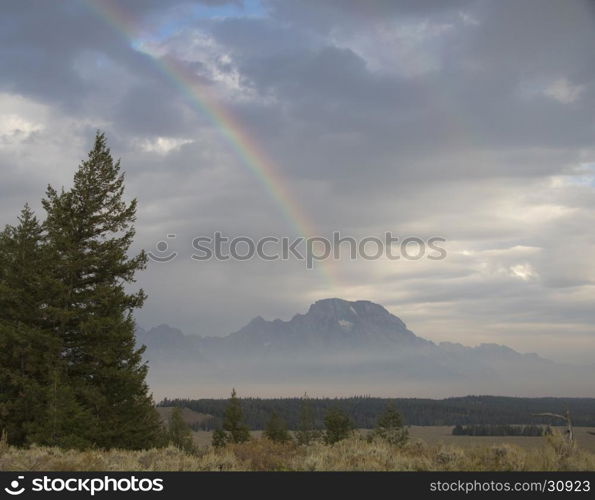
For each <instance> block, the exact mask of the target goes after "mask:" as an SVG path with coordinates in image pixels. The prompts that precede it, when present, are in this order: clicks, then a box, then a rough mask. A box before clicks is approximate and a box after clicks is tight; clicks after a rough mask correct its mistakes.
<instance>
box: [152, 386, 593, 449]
mask: <svg viewBox="0 0 595 500" xmlns="http://www.w3.org/2000/svg"><path fill="white" fill-rule="evenodd" d="M308 402H309V404H310V405H311V407H312V410H313V414H314V415H315V418H316V421H317V424H318V426H319V427H321V428H322V426H323V418H324V414H325V412H326V410H327V409H328V408H330V407H333V406H337V407H340V408H342V409H343V410H345V411H346V412H347V413H348V414H349V415H350V417H351V418H352V420H353V421H354V423H355V425H356V427H358V428H372V427H374V425H375V423H376V420H377V418H378V416H379V415H380V414H381V413H382V412H383V410H384V409H385V407H386V405H387V404H388V403H389V402H392V403H394V404H395V406H396V407H397V409H398V410H399V411H400V412H401V413H402V414H403V416H404V419H405V423H406V424H407V425H453V426H454V425H472V424H506V425H531V424H553V425H558V424H560V422H559V421H557V420H556V419H552V418H550V417H535V416H534V414H535V413H544V412H554V413H564V412H566V410H569V411H570V413H571V416H572V420H573V422H574V425H576V426H589V427H592V426H595V398H509V397H497V396H466V397H460V398H447V399H417V398H399V399H387V398H371V397H353V398H341V399H310V400H308ZM160 405H164V406H168V407H171V406H181V407H184V408H191V409H193V410H194V411H196V412H200V413H208V414H209V415H212V416H213V419H212V420H211V421H210V422H209V424H208V425H207V426H206V428H216V427H217V426H218V425H220V424H221V419H222V417H223V412H224V411H225V407H226V405H227V400H226V399H195V400H190V399H173V400H171V399H166V400H164V401H162V402H161V403H160ZM241 405H242V410H243V412H244V416H245V419H246V423H247V424H248V425H249V426H250V428H251V429H262V428H264V426H265V424H266V422H267V420H268V419H269V418H270V415H271V412H272V411H273V410H274V411H275V412H277V414H279V415H280V416H281V417H283V419H285V421H286V422H288V424H289V427H290V428H293V429H295V428H296V427H297V423H298V418H299V412H300V407H301V405H302V399H300V398H286V399H258V398H246V399H241ZM593 439H595V437H594V438H593Z"/></svg>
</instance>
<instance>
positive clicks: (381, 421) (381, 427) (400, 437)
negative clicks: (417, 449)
mask: <svg viewBox="0 0 595 500" xmlns="http://www.w3.org/2000/svg"><path fill="white" fill-rule="evenodd" d="M370 438H371V439H374V438H378V439H381V440H383V441H386V442H387V443H389V444H392V445H395V446H402V445H404V444H405V443H406V442H407V440H408V439H409V433H408V431H407V429H406V428H405V427H404V425H403V418H402V417H401V414H400V413H399V412H398V411H397V409H396V408H395V406H394V404H393V403H389V404H388V405H387V406H386V409H385V410H384V413H382V415H380V417H378V422H377V423H376V427H375V428H374V430H373V431H372V433H371V435H370Z"/></svg>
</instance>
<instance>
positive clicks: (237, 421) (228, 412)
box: [223, 389, 250, 443]
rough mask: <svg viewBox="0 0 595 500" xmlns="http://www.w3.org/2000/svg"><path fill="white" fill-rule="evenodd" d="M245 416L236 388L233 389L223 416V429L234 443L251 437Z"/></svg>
mask: <svg viewBox="0 0 595 500" xmlns="http://www.w3.org/2000/svg"><path fill="white" fill-rule="evenodd" d="M243 420H244V416H243V414H242V407H241V405H240V400H239V399H238V397H237V394H236V390H235V389H233V390H232V391H231V397H230V398H229V403H228V404H227V408H225V415H224V417H223V429H224V431H225V432H226V433H227V438H228V439H227V440H228V441H229V442H232V443H244V442H245V441H248V440H249V439H250V432H249V430H248V427H247V426H246V424H244V421H243Z"/></svg>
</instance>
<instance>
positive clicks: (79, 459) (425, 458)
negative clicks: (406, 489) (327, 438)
mask: <svg viewBox="0 0 595 500" xmlns="http://www.w3.org/2000/svg"><path fill="white" fill-rule="evenodd" d="M446 429H450V428H446V427H432V428H427V427H426V428H419V427H418V428H412V429H411V436H412V439H411V440H410V442H409V443H408V444H407V445H406V446H404V447H402V448H397V447H394V446H391V445H389V444H387V443H385V442H372V443H370V442H368V441H367V440H366V439H364V438H363V437H362V435H361V433H358V434H356V435H354V436H353V437H352V438H349V439H347V440H344V441H341V442H339V443H336V444H335V445H333V446H326V445H323V444H322V443H315V444H312V445H310V446H297V445H295V444H293V443H291V444H276V443H272V442H271V441H269V440H267V439H263V438H261V437H258V436H257V435H255V436H253V438H252V439H251V440H250V441H249V442H247V443H243V444H237V445H228V446H226V447H225V448H221V449H214V448H212V447H211V446H201V447H198V451H197V452H196V453H194V454H188V453H184V452H182V451H180V450H178V449H176V448H173V447H169V448H164V449H153V450H145V451H123V450H110V451H101V450H90V451H74V450H70V451H67V450H60V449H57V448H41V447H34V448H31V449H28V450H24V449H17V448H14V447H10V446H6V445H3V446H0V471H40V470H43V471H74V470H82V471H273V470H287V471H289V470H296V471H423V470H445V471H510V470H512V471H562V470H582V471H584V470H595V453H593V452H592V451H588V450H587V449H585V448H584V447H582V446H581V443H582V442H583V441H584V442H585V443H586V442H587V441H586V439H587V438H593V439H595V436H591V435H590V434H587V432H586V429H584V428H583V429H579V445H578V446H576V447H574V448H568V446H567V445H566V444H565V442H564V440H563V439H562V438H561V436H559V435H555V436H552V437H548V438H506V437H503V438H491V437H479V438H477V437H470V436H462V437H457V436H450V437H451V438H453V439H452V440H450V439H449V436H448V434H446ZM581 435H582V438H581ZM205 437H206V436H198V438H199V439H201V440H204V438H205ZM420 437H424V438H425V439H419V438H420ZM454 438H456V439H454ZM511 440H515V441H511Z"/></svg>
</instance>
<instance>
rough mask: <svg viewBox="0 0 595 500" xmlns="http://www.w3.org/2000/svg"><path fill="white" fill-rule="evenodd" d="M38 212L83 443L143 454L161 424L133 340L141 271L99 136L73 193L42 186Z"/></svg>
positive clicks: (130, 220)
mask: <svg viewBox="0 0 595 500" xmlns="http://www.w3.org/2000/svg"><path fill="white" fill-rule="evenodd" d="M43 206H44V208H45V210H46V212H47V219H46V222H45V229H46V232H47V241H48V252H49V255H50V256H51V257H52V261H53V262H52V267H51V269H52V275H51V277H50V296H51V300H50V301H49V304H48V308H47V314H48V317H49V320H50V324H51V327H52V329H53V331H54V332H55V334H56V336H57V337H58V338H59V339H60V341H61V343H62V347H63V358H64V360H65V364H66V370H67V371H66V374H65V377H66V378H67V379H68V381H69V382H70V385H71V387H72V388H73V389H74V390H75V396H76V400H77V401H78V402H79V403H80V404H81V405H82V406H83V407H84V408H85V409H86V410H88V413H89V419H88V422H87V426H88V428H89V430H90V435H89V439H90V440H91V441H92V442H93V444H95V445H96V446H100V447H106V448H109V447H125V448H147V447H150V446H153V445H155V444H157V443H158V442H159V441H160V438H161V432H162V429H161V424H160V421H159V417H158V415H157V413H156V411H155V409H154V408H153V402H152V399H151V397H150V395H149V393H148V388H147V385H146V382H145V377H146V373H147V366H146V365H145V364H144V363H143V362H142V352H143V349H137V348H136V346H135V338H134V328H135V324H134V319H133V311H134V310H135V309H136V308H138V307H141V306H142V304H143V301H144V300H145V294H144V292H143V291H142V290H140V291H137V292H135V293H130V292H128V290H127V287H128V286H129V285H130V284H131V283H134V281H135V279H134V276H135V273H136V272H137V271H139V270H141V269H143V268H144V267H145V266H146V262H147V256H146V254H145V253H144V252H140V253H139V254H138V255H136V256H134V257H129V256H128V252H129V249H130V247H131V244H132V242H133V238H134V235H135V230H134V222H135V220H136V200H133V201H131V202H130V203H127V202H126V201H125V200H124V175H123V174H122V173H121V172H120V162H119V161H114V160H113V158H112V155H111V152H110V150H109V148H108V147H107V143H106V138H105V135H104V134H103V133H97V135H96V137H95V144H94V146H93V149H92V150H91V151H90V153H89V156H88V159H87V160H86V161H83V162H82V163H81V165H80V166H79V168H78V170H77V171H76V173H75V175H74V185H73V187H72V189H70V190H69V191H64V190H62V191H61V192H57V191H56V190H55V189H53V188H52V187H48V189H47V193H46V199H44V200H43Z"/></svg>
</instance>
